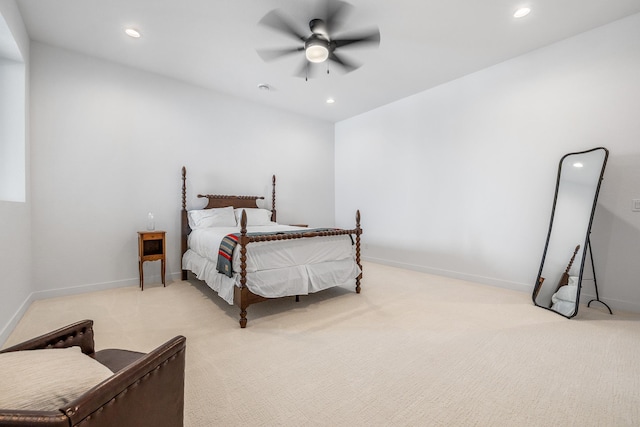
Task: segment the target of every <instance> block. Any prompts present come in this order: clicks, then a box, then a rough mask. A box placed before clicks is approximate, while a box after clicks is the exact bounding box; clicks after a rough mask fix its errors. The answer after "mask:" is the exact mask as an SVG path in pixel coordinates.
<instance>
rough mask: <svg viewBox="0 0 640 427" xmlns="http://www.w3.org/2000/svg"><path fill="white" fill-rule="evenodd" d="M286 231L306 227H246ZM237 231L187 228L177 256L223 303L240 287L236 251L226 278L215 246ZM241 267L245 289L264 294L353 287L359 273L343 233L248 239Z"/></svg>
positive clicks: (271, 296)
mask: <svg viewBox="0 0 640 427" xmlns="http://www.w3.org/2000/svg"><path fill="white" fill-rule="evenodd" d="M291 230H302V231H308V230H309V229H306V228H300V227H293V226H285V225H272V226H260V227H248V229H247V231H248V232H249V233H253V232H274V231H291ZM239 231H240V230H239V228H238V227H215V228H207V229H198V230H193V231H192V232H191V234H190V235H189V239H188V242H189V250H188V251H187V252H186V253H185V254H184V255H183V258H182V268H184V269H186V270H190V271H191V272H193V273H194V274H195V275H196V277H198V278H199V279H201V280H203V281H204V282H205V283H207V285H209V287H211V288H212V289H213V290H215V291H216V292H217V293H218V294H219V295H220V297H221V298H223V299H224V300H225V301H227V302H228V303H229V304H233V294H234V292H233V287H234V286H240V277H239V274H238V271H239V270H240V261H239V256H240V255H239V252H240V251H239V250H235V251H234V256H233V270H234V274H233V277H228V276H226V275H224V274H221V273H219V272H218V271H217V270H216V264H217V257H218V248H219V247H220V242H221V240H222V239H223V238H224V236H226V235H228V234H231V233H238V232H239ZM238 248H239V246H238V247H237V248H236V249H238ZM246 270H247V287H248V288H249V290H250V291H251V292H253V293H255V294H256V295H261V296H263V297H266V298H276V297H282V296H289V295H306V294H308V293H311V292H317V291H320V290H323V289H327V288H330V287H333V286H342V285H350V286H355V278H356V277H357V276H358V275H359V274H360V268H359V267H358V265H357V264H356V262H355V247H354V246H353V245H352V241H351V238H350V237H349V236H347V235H343V236H325V237H313V238H302V239H290V240H280V241H276V242H256V243H250V244H249V245H247V269H246Z"/></svg>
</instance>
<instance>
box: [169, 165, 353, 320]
mask: <svg viewBox="0 0 640 427" xmlns="http://www.w3.org/2000/svg"><path fill="white" fill-rule="evenodd" d="M186 173H187V172H186V168H185V167H183V168H182V212H181V246H182V255H181V263H182V269H183V270H182V279H183V280H186V279H187V273H188V271H191V272H192V273H193V274H194V275H195V276H196V277H197V278H198V279H200V280H203V281H204V282H205V283H206V284H207V285H208V286H209V287H211V288H212V289H214V290H215V291H216V292H218V295H219V296H220V297H222V298H223V299H224V300H225V301H227V302H228V303H229V304H235V305H236V306H238V307H239V308H240V326H241V327H242V328H244V327H246V325H247V307H248V306H249V305H251V304H255V303H258V302H262V301H266V300H268V299H272V298H280V297H287V296H295V297H296V299H298V297H299V295H306V294H308V293H311V292H317V291H320V290H323V289H327V288H330V287H334V286H345V285H353V286H355V291H356V293H360V279H361V278H362V265H361V264H360V235H361V234H362V229H361V228H360V212H359V211H357V212H356V226H355V228H353V229H350V230H344V229H335V228H330V229H329V228H323V229H308V228H304V227H298V226H287V225H282V224H278V223H277V221H276V208H275V206H276V192H275V184H276V178H275V176H273V177H272V200H271V210H267V209H262V208H260V207H259V206H258V200H263V199H264V197H262V196H229V195H211V194H206V195H202V194H198V197H199V198H206V199H207V205H206V206H205V207H204V208H203V209H194V210H187V188H186Z"/></svg>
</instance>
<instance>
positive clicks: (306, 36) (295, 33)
mask: <svg viewBox="0 0 640 427" xmlns="http://www.w3.org/2000/svg"><path fill="white" fill-rule="evenodd" d="M352 7H353V6H351V5H350V4H349V3H346V2H344V1H340V0H325V2H324V8H323V9H324V10H323V13H318V14H317V15H316V17H314V18H313V19H311V20H310V21H309V30H310V32H309V31H306V30H304V31H301V30H300V29H299V27H298V26H297V25H296V23H295V21H293V20H291V19H290V18H288V17H287V16H286V15H284V14H283V13H282V12H280V11H279V10H278V9H276V10H272V11H271V12H269V13H267V14H266V15H265V16H264V17H263V18H262V19H261V20H260V21H259V24H261V25H263V26H265V27H268V28H271V29H273V30H276V31H278V32H280V33H283V34H285V35H287V36H289V37H292V38H294V39H295V40H297V41H298V45H297V46H295V47H289V48H283V49H259V50H258V51H257V52H258V55H260V57H261V58H262V59H263V60H265V61H267V62H270V61H273V60H275V59H279V58H282V57H285V56H289V55H292V54H298V53H300V52H304V60H303V62H302V66H301V67H300V69H299V71H298V72H297V73H296V75H298V76H300V77H304V78H305V79H307V78H308V77H309V75H310V71H311V68H310V67H311V66H312V65H314V64H322V63H324V62H326V61H331V62H333V63H335V64H338V65H339V66H340V67H341V68H342V69H343V70H344V72H346V73H348V72H351V71H353V70H355V69H357V68H359V67H360V64H357V63H356V62H354V61H353V60H348V59H346V58H345V57H344V55H343V54H342V53H340V55H338V53H337V52H336V51H338V50H341V49H342V48H343V47H344V46H355V45H364V44H368V45H375V46H378V45H379V44H380V31H379V30H378V28H377V27H375V28H373V29H371V28H370V29H369V30H366V31H362V30H361V31H359V32H352V33H348V34H345V35H339V34H340V30H341V27H342V25H343V22H344V19H345V18H346V15H347V13H348V12H349V11H350V9H351V8H352ZM318 15H321V17H318ZM327 73H329V67H328V65H327Z"/></svg>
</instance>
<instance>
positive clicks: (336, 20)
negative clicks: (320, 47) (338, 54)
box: [324, 0, 353, 35]
mask: <svg viewBox="0 0 640 427" xmlns="http://www.w3.org/2000/svg"><path fill="white" fill-rule="evenodd" d="M324 6H325V10H324V13H325V15H324V16H325V18H324V22H325V26H326V28H327V32H328V33H329V35H331V34H333V33H335V32H336V31H339V30H340V28H341V27H342V25H343V23H344V21H345V20H346V18H347V15H348V14H349V13H350V12H351V10H352V9H353V6H352V5H351V4H349V3H346V2H344V1H340V0H326V1H325V5H324Z"/></svg>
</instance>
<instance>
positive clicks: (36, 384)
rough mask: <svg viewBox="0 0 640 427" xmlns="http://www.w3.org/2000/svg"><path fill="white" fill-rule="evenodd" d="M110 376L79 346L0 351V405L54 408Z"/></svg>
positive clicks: (51, 409) (107, 370)
mask: <svg viewBox="0 0 640 427" xmlns="http://www.w3.org/2000/svg"><path fill="white" fill-rule="evenodd" d="M112 375H113V372H111V371H110V370H109V368H107V367H106V366H104V365H102V364H101V363H100V362H98V361H96V360H95V359H93V358H91V357H89V356H87V355H85V354H83V353H82V352H81V351H80V347H69V348H51V349H46V350H22V351H11V352H8V353H0V379H1V380H0V408H3V409H28V410H35V411H57V410H58V409H59V408H62V407H64V406H65V405H67V404H68V403H70V402H71V401H73V400H75V399H77V398H78V397H80V396H81V395H82V394H83V393H85V392H86V391H88V390H89V389H90V388H91V387H93V386H95V385H98V384H99V383H100V382H102V381H104V380H105V379H107V378H109V377H111V376H112Z"/></svg>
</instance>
